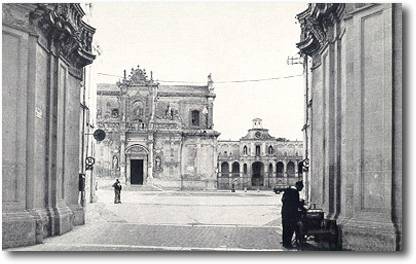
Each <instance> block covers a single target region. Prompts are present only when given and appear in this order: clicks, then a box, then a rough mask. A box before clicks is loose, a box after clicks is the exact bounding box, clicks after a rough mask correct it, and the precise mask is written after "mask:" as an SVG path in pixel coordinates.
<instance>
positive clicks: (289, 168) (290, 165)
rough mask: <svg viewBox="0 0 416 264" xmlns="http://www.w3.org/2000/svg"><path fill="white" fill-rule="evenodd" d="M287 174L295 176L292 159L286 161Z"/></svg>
mask: <svg viewBox="0 0 416 264" xmlns="http://www.w3.org/2000/svg"><path fill="white" fill-rule="evenodd" d="M287 176H288V177H295V176H296V175H295V163H293V161H289V162H288V163H287Z"/></svg>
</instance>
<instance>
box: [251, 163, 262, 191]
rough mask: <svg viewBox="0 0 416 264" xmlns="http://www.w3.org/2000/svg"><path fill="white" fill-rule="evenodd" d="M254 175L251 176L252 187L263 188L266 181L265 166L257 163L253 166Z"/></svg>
mask: <svg viewBox="0 0 416 264" xmlns="http://www.w3.org/2000/svg"><path fill="white" fill-rule="evenodd" d="M252 170H253V174H252V176H251V185H252V186H256V187H258V186H263V179H264V165H263V163H261V162H259V161H256V162H254V163H253V165H252Z"/></svg>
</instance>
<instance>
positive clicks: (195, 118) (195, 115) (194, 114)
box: [191, 110, 199, 126]
mask: <svg viewBox="0 0 416 264" xmlns="http://www.w3.org/2000/svg"><path fill="white" fill-rule="evenodd" d="M191 125H192V126H199V111H198V110H193V111H191Z"/></svg>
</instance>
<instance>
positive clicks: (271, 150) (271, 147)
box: [269, 146, 274, 154]
mask: <svg viewBox="0 0 416 264" xmlns="http://www.w3.org/2000/svg"><path fill="white" fill-rule="evenodd" d="M273 152H274V149H273V146H269V154H273Z"/></svg>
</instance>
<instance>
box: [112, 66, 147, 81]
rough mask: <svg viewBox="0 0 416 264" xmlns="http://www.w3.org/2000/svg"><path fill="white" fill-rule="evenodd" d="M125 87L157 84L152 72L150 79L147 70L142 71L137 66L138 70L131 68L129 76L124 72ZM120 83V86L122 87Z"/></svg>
mask: <svg viewBox="0 0 416 264" xmlns="http://www.w3.org/2000/svg"><path fill="white" fill-rule="evenodd" d="M121 84H124V85H134V84H136V85H150V84H155V83H154V82H153V73H152V72H150V78H149V77H148V76H147V73H146V69H140V65H137V68H136V69H134V68H131V70H130V74H129V75H128V76H127V73H126V71H125V70H124V77H123V80H122V83H121ZM121 84H120V83H119V85H121Z"/></svg>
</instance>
